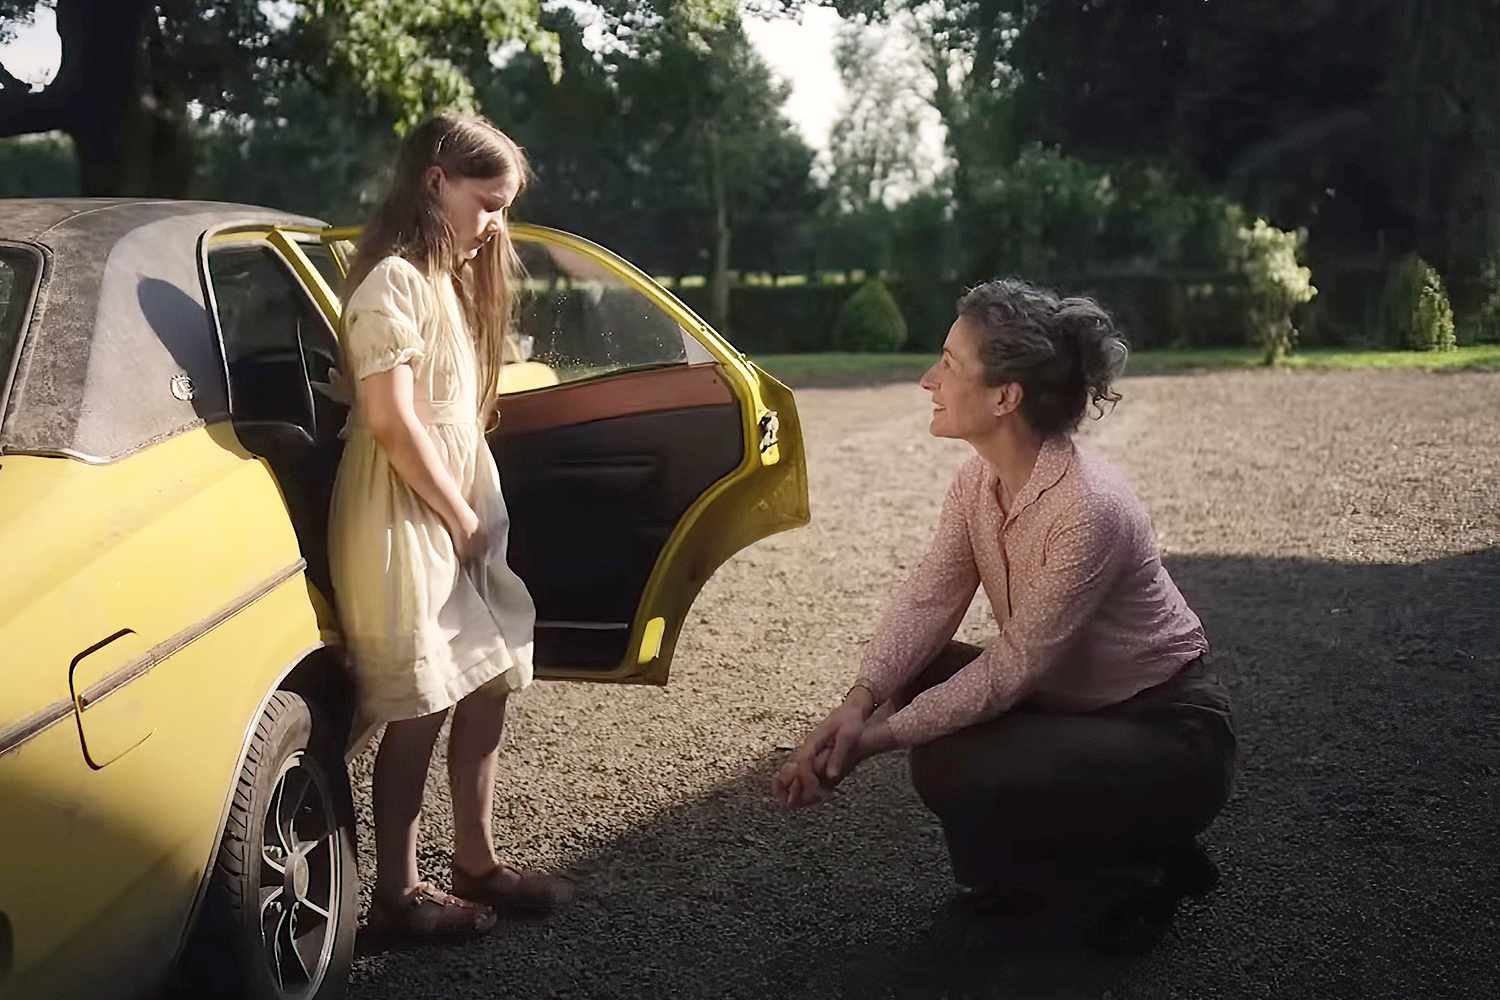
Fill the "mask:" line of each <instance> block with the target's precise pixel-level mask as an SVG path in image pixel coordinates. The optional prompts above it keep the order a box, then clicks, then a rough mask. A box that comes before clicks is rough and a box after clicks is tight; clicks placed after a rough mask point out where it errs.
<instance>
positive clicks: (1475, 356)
mask: <svg viewBox="0 0 1500 1000" xmlns="http://www.w3.org/2000/svg"><path fill="white" fill-rule="evenodd" d="M934 357H935V356H934V355H931V354H763V355H759V356H752V358H751V360H753V361H754V362H755V363H756V364H758V365H760V366H761V367H762V368H764V369H766V371H768V372H770V373H771V374H772V375H775V376H776V377H777V378H779V379H781V380H782V381H783V382H785V383H787V384H788V385H790V386H793V387H794V388H795V387H799V386H805V387H813V386H837V385H874V384H879V383H883V382H902V381H915V380H916V379H918V378H919V377H921V374H922V372H924V371H926V370H927V366H928V365H930V364H932V362H933V360H934ZM1260 367H1261V364H1260V354H1259V352H1257V351H1255V350H1252V349H1250V348H1234V347H1226V348H1199V349H1193V350H1181V351H1137V352H1135V353H1134V354H1132V355H1131V356H1130V364H1129V365H1128V367H1127V368H1126V374H1127V375H1162V374H1166V373H1170V372H1189V371H1225V370H1227V369H1232V368H1260ZM1286 367H1287V368H1305V369H1319V370H1326V369H1334V368H1338V369H1377V368H1378V369H1389V368H1419V369H1424V370H1442V371H1500V344H1477V345H1474V346H1471V347H1460V348H1459V349H1458V350H1456V351H1446V352H1443V353H1441V354H1438V353H1430V352H1425V351H1351V350H1339V349H1333V348H1326V349H1310V350H1306V351H1298V352H1297V353H1295V354H1293V355H1292V356H1291V357H1289V358H1288V359H1287V361H1286Z"/></svg>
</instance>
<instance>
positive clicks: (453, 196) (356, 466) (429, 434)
mask: <svg viewBox="0 0 1500 1000" xmlns="http://www.w3.org/2000/svg"><path fill="white" fill-rule="evenodd" d="M526 175H527V164H526V160H525V157H524V155H523V154H522V152H521V150H520V148H519V147H517V146H516V144H515V143H514V142H512V141H511V140H510V139H509V138H508V137H507V136H506V135H505V134H504V133H502V132H501V131H500V130H499V129H497V128H495V127H494V126H493V125H491V124H490V123H489V122H487V121H485V120H483V119H482V118H477V117H456V116H447V115H444V116H439V117H436V118H433V119H431V120H430V121H427V122H425V123H424V124H422V125H421V126H419V127H418V128H416V129H415V130H413V131H412V132H411V134H410V135H409V136H408V137H407V139H406V141H405V143H404V144H403V145H402V148H401V152H400V156H399V158H398V160H397V163H396V173H395V178H394V181H393V186H392V188H391V191H390V193H389V194H388V195H387V197H386V199H385V201H384V202H383V203H382V204H381V205H380V207H379V209H378V210H377V211H376V212H375V215H374V217H373V218H372V219H371V221H370V224H369V226H368V227H367V228H366V230H365V233H364V236H363V238H362V239H361V241H360V246H359V252H358V254H357V255H356V257H355V260H354V264H353V267H352V268H351V270H350V273H349V287H350V288H352V289H353V290H354V291H353V293H352V294H351V295H350V296H349V298H348V303H347V306H346V308H345V313H344V337H343V350H344V356H345V357H344V361H345V364H344V367H345V368H346V370H347V371H348V372H349V375H350V379H351V380H352V381H353V382H354V383H355V386H356V388H355V400H354V407H353V411H352V419H351V421H350V431H349V435H348V443H347V445H346V448H345V451H344V455H343V460H342V462H341V464H340V466H339V473H338V482H337V485H336V486H335V489H334V498H333V508H332V514H331V524H330V540H329V554H330V559H331V568H332V572H333V584H334V591H335V595H336V601H337V604H338V610H339V617H340V619H341V621H342V624H343V629H344V637H345V640H346V642H347V644H348V651H349V654H350V657H351V660H352V662H353V667H354V671H355V677H356V682H357V685H358V688H359V719H358V721H357V728H358V732H359V733H360V734H361V740H362V739H363V738H364V737H367V736H368V735H370V734H371V733H372V731H373V730H374V728H375V727H377V726H379V725H380V724H382V723H385V724H387V725H386V731H385V737H384V739H383V741H382V742H381V745H380V752H379V754H378V756H377V757H376V760H375V776H374V799H375V803H374V804H375V853H376V878H375V891H374V899H373V902H372V904H371V910H370V923H371V925H372V926H373V927H375V928H377V929H380V930H384V931H390V932H395V933H399V934H405V935H412V936H418V937H436V936H450V935H460V934H472V933H479V932H483V931H486V930H488V929H490V928H491V927H493V926H494V924H495V913H494V908H496V907H502V906H504V907H521V908H526V909H531V910H542V911H546V910H551V909H555V908H557V907H559V906H561V905H563V904H565V903H566V902H568V900H569V899H570V898H571V896H572V887H571V884H570V883H569V882H567V881H566V880H564V879H561V878H557V877H554V876H548V875H542V874H538V873H531V872H520V871H517V870H515V869H514V868H511V867H509V866H507V865H505V864H502V863H501V862H500V860H499V859H498V858H497V857H496V855H495V850H494V844H493V841H492V839H491V834H490V814H491V803H492V799H493V795H494V785H495V769H496V753H497V751H498V749H499V746H500V732H501V727H502V726H503V724H504V721H505V703H506V698H507V696H509V695H510V694H511V693H512V692H514V691H519V690H520V689H522V688H524V687H526V686H527V685H528V684H530V682H531V649H532V631H533V626H534V624H535V617H536V612H535V607H534V606H533V604H532V601H531V597H530V595H529V594H527V592H526V588H525V585H524V584H522V582H521V580H520V578H519V577H517V576H516V575H515V574H514V573H513V572H512V571H511V570H510V567H509V566H508V565H507V564H506V536H507V533H508V531H509V526H510V521H509V517H508V515H507V513H506V509H505V500H504V497H503V496H502V495H501V492H500V478H499V473H498V471H497V469H496V467H495V461H494V458H493V456H492V455H491V454H490V451H489V448H488V446H487V445H486V443H485V437H484V431H485V428H486V427H487V426H488V425H489V423H490V420H491V418H492V417H493V416H494V415H495V411H496V391H497V380H498V375H499V369H500V364H501V353H502V344H503V342H504V339H505V335H506V333H507V330H508V327H509V323H510V319H511V305H512V295H513V285H514V281H515V277H516V275H517V274H518V273H519V261H518V259H517V257H516V253H515V249H514V247H513V246H512V245H511V242H510V236H509V233H508V231H507V228H506V215H507V212H508V211H509V209H510V206H511V204H512V203H513V202H514V201H515V199H516V197H517V195H519V194H520V193H521V191H522V190H523V189H524V187H525V184H526ZM449 709H452V714H453V719H452V726H451V730H450V733H449V737H448V780H449V782H450V786H451V789H452V796H453V823H454V838H453V839H454V844H453V873H452V876H453V878H452V886H453V894H451V895H450V894H449V893H446V892H442V891H440V890H439V889H437V888H436V887H434V886H433V885H432V884H431V883H428V882H424V881H421V880H419V878H418V874H417V824H418V821H419V818H420V815H421V807H422V791H423V787H424V784H425V781H426V776H427V769H428V765H429V764H430V763H431V760H432V749H433V744H434V742H435V741H436V739H437V735H438V731H439V729H440V728H441V726H442V724H443V720H444V719H445V718H446V717H447V715H448V712H449Z"/></svg>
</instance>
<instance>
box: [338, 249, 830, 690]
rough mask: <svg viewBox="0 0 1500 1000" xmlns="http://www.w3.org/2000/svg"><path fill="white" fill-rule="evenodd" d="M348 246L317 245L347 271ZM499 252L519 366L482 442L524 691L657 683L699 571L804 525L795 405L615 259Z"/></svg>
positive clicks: (509, 374)
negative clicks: (523, 631) (532, 678)
mask: <svg viewBox="0 0 1500 1000" xmlns="http://www.w3.org/2000/svg"><path fill="white" fill-rule="evenodd" d="M357 234H358V230H353V229H330V230H327V231H325V232H324V233H323V234H322V238H323V240H324V242H325V243H326V244H327V245H328V247H329V248H330V249H331V250H332V251H333V256H334V259H335V260H336V261H338V263H339V265H340V267H341V268H343V269H344V270H345V271H346V272H347V268H348V265H349V263H350V256H351V250H352V248H351V246H350V243H349V241H350V240H352V239H354V238H355V237H356V236H357ZM511 237H512V239H513V240H514V241H515V244H516V249H517V250H518V252H519V253H520V255H521V258H522V260H523V261H524V263H525V265H526V270H527V276H526V279H525V281H524V283H523V287H522V288H521V289H519V290H518V295H517V300H518V323H517V330H516V342H515V344H513V345H512V346H513V348H514V350H513V353H514V354H515V355H517V356H519V357H521V358H523V359H525V360H522V361H520V362H519V363H514V364H509V365H507V366H506V367H505V369H504V370H503V371H502V374H501V391H502V394H503V395H502V398H501V401H500V425H499V428H498V430H496V431H495V432H494V433H492V434H491V435H490V439H489V441H490V447H491V449H492V450H493V451H494V454H495V457H496V460H497V462H498V464H499V466H500V479H501V484H502V486H503V488H504V490H505V499H506V504H507V506H508V507H509V509H510V515H511V529H510V531H511V534H510V563H511V566H512V568H514V569H515V571H516V572H517V573H518V574H519V575H520V576H521V578H522V579H523V580H524V581H525V582H526V586H527V588H528V589H529V590H530V591H531V594H532V597H533V598H534V599H535V601H536V606H537V639H536V657H535V659H536V672H537V676H539V677H544V678H573V679H592V680H601V681H604V680H607V681H632V682H644V683H656V684H664V683H666V680H667V673H668V670H669V668H670V666H671V662H672V654H673V651H674V649H675V648H676V645H677V639H678V636H679V635H680V634H681V631H682V627H683V623H684V622H685V621H686V618H687V613H688V609H689V608H690V607H691V605H692V603H693V599H694V598H695V597H696V596H697V594H698V591H699V590H700V589H701V588H702V586H703V584H704V583H705V582H707V580H708V578H709V577H710V576H711V575H712V574H713V572H714V570H715V569H717V568H718V567H719V566H720V565H721V564H722V563H723V562H724V561H725V560H726V559H728V558H729V557H730V556H732V555H733V554H734V553H736V552H738V551H739V550H740V549H743V548H745V547H746V546H748V545H750V544H752V543H753V542H755V541H757V540H759V539H761V538H765V537H766V536H767V535H770V534H773V533H775V532H778V531H785V530H787V529H789V528H794V527H798V526H800V525H804V524H806V523H807V522H808V517H809V515H808V498H807V469H806V461H805V457H804V453H803V446H802V433H801V427H800V425H799V423H798V420H797V410H796V405H795V403H794V401H793V399H792V394H791V392H790V390H788V389H787V388H786V386H784V385H782V384H781V383H780V382H778V381H776V380H775V379H774V378H772V377H771V376H769V375H767V374H766V373H765V372H764V371H762V370H761V369H760V368H758V367H757V366H755V365H754V364H753V363H751V362H750V361H749V360H748V359H747V358H746V357H745V356H744V355H743V354H741V353H740V352H738V351H736V350H735V349H734V348H733V346H731V345H730V344H729V343H728V342H727V341H725V340H724V339H723V338H722V337H720V336H719V335H718V334H717V333H716V332H715V331H714V330H712V329H711V328H710V327H709V326H708V324H706V323H704V322H703V321H702V320H701V319H700V318H698V316H696V315H695V314H694V313H693V312H692V311H691V310H690V309H688V308H687V307H686V306H684V305H683V304H682V303H681V302H679V301H678V300H677V299H676V298H675V297H674V296H673V295H671V294H670V293H669V292H668V291H666V290H665V289H664V288H662V287H661V286H660V285H658V284H657V283H656V282H654V281H652V280H651V278H650V277H648V276H647V275H645V274H644V273H642V272H641V271H640V270H638V269H637V268H635V267H634V266H632V265H631V264H629V263H628V262H626V261H624V260H622V259H621V258H619V257H617V256H615V255H614V254H611V253H610V252H609V251H607V250H605V249H603V248H602V247H599V246H597V245H595V244H593V243H590V242H589V241H587V240H584V239H581V238H579V237H576V236H571V235H569V234H566V233H563V232H559V231H557V230H552V229H545V228H541V227H537V226H524V225H517V226H514V227H513V228H512V231H511ZM309 271H311V268H309ZM320 298H322V297H321V296H320ZM326 301H327V302H328V303H329V305H328V308H330V309H331V310H337V308H338V302H337V297H336V296H332V295H330V296H328V298H327V299H326ZM331 318H333V319H334V320H335V327H337V325H338V324H337V317H336V316H334V317H331Z"/></svg>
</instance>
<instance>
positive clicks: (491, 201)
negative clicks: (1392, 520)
mask: <svg viewBox="0 0 1500 1000" xmlns="http://www.w3.org/2000/svg"><path fill="white" fill-rule="evenodd" d="M427 177H428V183H429V184H432V185H434V189H435V191H436V193H437V197H438V204H439V205H440V206H441V207H442V210H443V217H444V218H445V219H447V220H448V228H449V229H451V230H453V249H454V250H455V251H457V253H458V256H459V259H460V260H473V259H474V257H475V255H476V254H478V253H479V251H480V248H481V247H483V246H484V245H485V244H486V243H488V242H489V241H490V240H492V239H494V238H495V237H496V236H498V235H500V233H502V232H504V231H505V219H506V214H507V213H508V212H509V211H510V206H511V203H512V202H514V201H515V200H516V195H517V194H518V193H519V192H520V189H521V178H520V176H519V175H518V174H517V173H516V172H515V171H511V172H510V173H508V174H506V175H504V176H502V177H458V176H455V175H452V174H448V173H445V172H444V171H443V168H442V167H430V168H428V172H427Z"/></svg>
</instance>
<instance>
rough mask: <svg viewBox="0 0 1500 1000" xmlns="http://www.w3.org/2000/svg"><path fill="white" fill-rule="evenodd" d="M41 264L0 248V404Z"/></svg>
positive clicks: (29, 256)
mask: <svg viewBox="0 0 1500 1000" xmlns="http://www.w3.org/2000/svg"><path fill="white" fill-rule="evenodd" d="M40 263H41V261H40V260H39V259H38V258H37V255H36V254H35V253H33V252H31V251H30V250H23V249H21V248H19V247H7V246H0V401H3V400H4V399H5V394H6V390H7V388H8V387H9V385H10V376H11V373H12V370H13V369H14V368H15V362H16V349H17V348H18V347H19V346H20V343H21V331H22V330H23V329H25V327H26V317H27V314H28V313H29V312H30V309H31V293H32V290H33V289H34V288H35V286H36V276H37V269H38V266H39V265H40Z"/></svg>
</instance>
